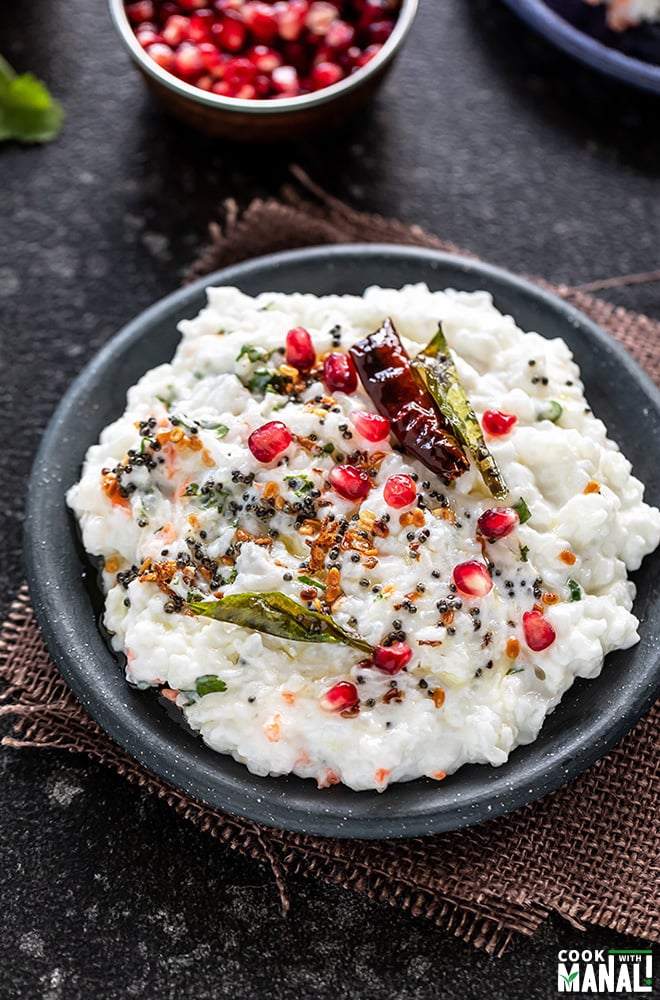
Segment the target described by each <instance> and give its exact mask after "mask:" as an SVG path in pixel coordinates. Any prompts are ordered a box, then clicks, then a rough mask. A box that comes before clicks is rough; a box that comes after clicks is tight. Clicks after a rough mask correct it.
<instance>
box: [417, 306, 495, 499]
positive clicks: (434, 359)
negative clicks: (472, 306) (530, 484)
mask: <svg viewBox="0 0 660 1000" xmlns="http://www.w3.org/2000/svg"><path fill="white" fill-rule="evenodd" d="M411 364H412V367H413V369H414V370H415V371H416V372H417V374H418V375H419V376H420V377H421V379H422V381H423V382H424V384H425V386H426V388H427V389H428V391H429V392H430V393H431V396H432V397H433V400H434V402H435V404H436V406H437V407H438V409H439V410H440V412H441V413H442V415H443V417H445V419H446V420H448V421H449V423H450V425H451V427H452V430H453V431H454V433H455V435H456V437H457V438H458V440H459V441H460V443H461V444H462V445H463V446H464V447H465V448H467V450H468V451H469V452H470V454H471V455H472V458H473V459H474V462H475V463H476V466H477V468H478V469H479V472H480V473H481V476H482V479H483V481H484V483H485V484H486V486H487V487H488V489H489V491H490V493H491V495H492V496H493V497H495V499H496V500H504V499H505V497H506V496H507V495H508V493H509V487H508V486H507V484H506V482H505V480H504V476H503V475H502V473H501V472H500V470H499V468H498V465H497V462H496V461H495V459H494V458H493V456H492V455H491V453H490V451H489V450H488V446H487V445H486V442H485V440H484V436H483V433H482V430H481V425H480V423H479V421H478V420H477V416H476V414H475V412H474V410H473V409H472V405H471V403H470V400H469V399H468V397H467V395H466V392H465V389H464V388H463V386H462V385H461V382H460V379H459V377H458V371H457V369H456V365H455V364H454V361H453V359H452V356H451V353H450V351H449V344H448V343H447V340H446V338H445V335H444V333H443V330H442V323H439V324H438V332H437V333H436V335H435V337H434V338H433V340H431V342H430V343H429V344H427V345H426V347H425V348H424V349H423V350H422V351H420V352H419V354H417V355H416V356H415V357H414V358H412V360H411Z"/></svg>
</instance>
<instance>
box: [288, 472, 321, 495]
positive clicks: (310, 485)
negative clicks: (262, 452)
mask: <svg viewBox="0 0 660 1000" xmlns="http://www.w3.org/2000/svg"><path fill="white" fill-rule="evenodd" d="M284 478H285V479H286V481H287V483H288V484H289V486H290V487H291V489H292V490H293V491H294V493H295V495H296V496H297V497H302V496H304V495H305V493H310V492H311V491H312V490H313V489H314V482H313V481H312V480H311V479H310V478H309V476H305V475H303V474H302V473H300V474H299V475H297V476H285V477H284Z"/></svg>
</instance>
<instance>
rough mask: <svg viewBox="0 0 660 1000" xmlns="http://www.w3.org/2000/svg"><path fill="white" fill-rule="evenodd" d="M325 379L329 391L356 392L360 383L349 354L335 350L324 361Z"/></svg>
mask: <svg viewBox="0 0 660 1000" xmlns="http://www.w3.org/2000/svg"><path fill="white" fill-rule="evenodd" d="M323 381H324V382H325V385H326V388H327V389H328V391H329V392H346V393H349V394H350V393H351V392H355V390H356V389H357V385H358V377H357V371H356V369H355V365H354V364H353V359H352V358H351V357H350V356H349V355H348V354H342V353H340V352H339V351H333V352H332V354H328V356H327V358H326V359H325V361H324V362H323Z"/></svg>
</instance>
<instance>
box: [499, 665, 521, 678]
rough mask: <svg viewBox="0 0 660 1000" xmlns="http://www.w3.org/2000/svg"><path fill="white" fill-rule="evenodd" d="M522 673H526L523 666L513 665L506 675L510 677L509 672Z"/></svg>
mask: <svg viewBox="0 0 660 1000" xmlns="http://www.w3.org/2000/svg"><path fill="white" fill-rule="evenodd" d="M522 673H524V668H523V667H511V668H510V669H509V670H507V672H506V673H505V675H504V676H505V677H508V676H509V674H522Z"/></svg>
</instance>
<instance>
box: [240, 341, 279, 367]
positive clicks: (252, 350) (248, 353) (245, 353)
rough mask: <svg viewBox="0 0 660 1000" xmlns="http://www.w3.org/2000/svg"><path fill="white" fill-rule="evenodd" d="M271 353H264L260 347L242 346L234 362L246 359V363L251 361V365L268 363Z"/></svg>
mask: <svg viewBox="0 0 660 1000" xmlns="http://www.w3.org/2000/svg"><path fill="white" fill-rule="evenodd" d="M272 353H273V352H272V351H264V349H263V348H262V347H254V346H253V345H252V344H243V346H242V347H241V349H240V351H239V352H238V354H237V355H236V360H237V361H240V360H241V358H245V357H247V359H248V361H251V362H252V364H256V363H257V362H258V361H268V359H269V357H270V356H271V354H272Z"/></svg>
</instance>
